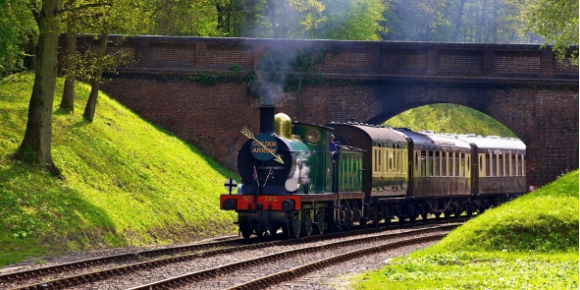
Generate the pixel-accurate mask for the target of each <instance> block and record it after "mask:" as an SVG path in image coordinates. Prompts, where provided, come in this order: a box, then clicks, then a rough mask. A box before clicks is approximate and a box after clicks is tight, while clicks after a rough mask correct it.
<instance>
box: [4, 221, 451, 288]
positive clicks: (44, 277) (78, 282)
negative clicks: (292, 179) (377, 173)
mask: <svg viewBox="0 0 580 290" xmlns="http://www.w3.org/2000/svg"><path fill="white" fill-rule="evenodd" d="M455 221H461V220H455ZM429 223H431V224H433V223H434V222H432V221H431V222H426V223H425V224H423V225H419V224H417V226H422V227H427V226H428V224H429ZM407 226H408V225H407ZM455 226H457V224H452V225H442V226H433V227H429V228H423V229H410V230H406V231H405V232H402V233H398V234H385V229H384V228H380V229H365V230H354V231H350V232H340V233H334V234H329V235H323V236H310V237H304V238H301V239H295V240H275V239H273V240H270V241H264V239H261V240H260V239H251V240H250V241H243V240H241V239H239V238H235V239H227V240H223V241H215V242H210V243H204V244H196V245H188V246H181V247H174V248H165V249H156V250H151V251H144V252H137V253H130V254H123V255H116V256H110V257H104V258H98V259H90V260H85V261H79V262H75V263H68V264H63V265H56V266H51V267H44V268H38V269H31V270H27V271H21V272H14V273H8V274H4V275H0V289H19V290H21V289H63V288H77V289H86V288H85V287H86V286H87V285H92V286H88V287H89V288H91V289H101V288H102V287H104V286H103V285H105V284H107V283H109V282H107V281H111V280H115V279H117V280H118V279H121V280H122V279H124V278H123V277H128V276H131V275H133V274H134V273H147V272H148V271H149V272H155V271H159V272H165V271H166V270H163V269H165V268H166V267H172V265H176V264H179V263H190V264H191V263H194V264H195V263H196V262H195V261H196V260H199V259H206V260H207V259H210V258H211V257H216V256H236V253H240V252H243V251H254V252H257V253H258V254H253V255H255V256H258V258H255V259H246V260H244V261H237V262H232V263H226V264H224V265H221V266H217V267H206V268H204V269H200V270H198V271H193V272H188V273H184V274H181V275H177V276H175V277H171V278H167V279H160V280H159V281H155V282H151V283H143V286H137V287H133V286H129V284H127V285H124V286H121V285H119V287H112V288H110V289H113V288H114V289H120V288H132V287H133V288H134V289H163V288H166V287H170V286H168V285H172V286H171V287H174V286H175V285H177V284H180V283H189V282H187V281H192V280H196V281H197V280H204V279H211V278H212V277H216V276H217V275H218V273H219V274H223V273H231V271H236V269H240V267H241V268H246V267H250V266H249V265H255V264H256V263H257V264H263V263H264V262H265V261H275V260H276V259H281V257H286V256H289V255H290V256H292V255H312V254H309V253H312V252H311V251H323V250H324V251H326V248H327V247H326V245H334V246H333V247H345V246H346V245H349V244H350V245H356V244H359V245H360V243H361V238H358V237H359V235H361V234H367V235H371V236H370V237H366V238H364V239H371V240H372V239H375V240H376V239H377V238H376V237H378V236H381V237H382V238H381V239H387V240H392V239H396V238H401V235H403V236H404V235H406V236H410V235H416V234H422V233H424V232H434V231H438V232H441V231H448V230H449V229H451V228H453V227H455ZM396 228H397V227H396V226H395V227H389V228H388V230H389V231H390V230H395V229H396ZM273 237H274V238H276V236H273ZM334 240H339V241H338V242H333V241H334ZM309 243H310V244H312V243H323V244H325V246H312V245H310V246H309V245H308V244H309ZM362 243H364V242H362ZM408 243H413V241H408V242H406V244H408ZM403 244H405V243H403ZM403 244H394V245H399V246H401V245H403ZM301 245H306V246H304V247H302V246H301ZM283 247H296V248H298V249H294V250H287V251H282V252H279V253H272V254H268V252H271V251H272V249H279V248H283ZM264 249H266V250H264ZM313 249H314V250H313ZM378 249H380V248H378ZM376 251H380V250H376ZM262 252H263V253H265V254H259V253H262ZM361 254H363V253H361ZM260 255H261V256H260ZM337 259H338V260H331V261H329V262H325V263H333V262H332V261H340V259H346V257H343V258H337ZM321 263H322V262H321ZM319 264H320V263H319ZM315 265H317V264H316V263H315V264H313V265H311V266H309V267H310V268H312V267H315ZM177 267H181V266H177ZM310 268H307V269H310ZM300 269H301V268H297V269H295V270H292V271H291V272H289V273H286V274H281V275H282V276H280V277H286V278H287V277H292V275H296V273H300V271H302V270H300ZM292 273H294V274H292ZM137 275H139V274H137ZM145 275H146V276H147V274H145ZM203 277H204V278H203ZM280 277H273V278H268V279H278V280H280V279H281V278H280ZM165 280H167V281H165ZM250 280H253V279H250V278H248V280H247V281H250ZM181 281H186V282H181ZM247 281H245V282H247ZM267 281H270V282H271V281H272V280H267ZM270 282H267V283H270ZM91 283H92V284H91ZM99 283H101V284H100V286H99ZM103 283H104V284H103ZM111 283H115V282H111ZM156 283H159V284H156ZM253 283H254V284H252V283H250V284H248V285H244V286H243V287H245V288H239V289H256V288H251V287H255V286H252V285H258V284H260V283H265V282H253ZM255 283H258V284H255ZM218 284H219V283H218ZM133 285H138V284H133ZM260 285H262V284H260ZM231 286H232V287H234V286H235V285H231ZM139 287H144V288H139ZM228 287H229V286H228ZM240 287H242V286H240ZM248 287H250V288H248ZM194 288H195V287H194ZM194 288H192V289H194ZM202 288H208V287H206V286H203V287H202ZM210 288H211V287H210ZM216 289H224V287H223V285H222V286H218V287H217V288H216Z"/></svg>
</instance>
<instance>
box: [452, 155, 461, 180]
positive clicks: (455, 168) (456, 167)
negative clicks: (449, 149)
mask: <svg viewBox="0 0 580 290" xmlns="http://www.w3.org/2000/svg"><path fill="white" fill-rule="evenodd" d="M454 155H455V158H454V159H453V160H454V161H453V172H455V173H454V174H453V176H459V158H460V157H459V153H455V154H454Z"/></svg>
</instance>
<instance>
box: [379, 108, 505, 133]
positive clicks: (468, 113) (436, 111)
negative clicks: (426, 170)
mask: <svg viewBox="0 0 580 290" xmlns="http://www.w3.org/2000/svg"><path fill="white" fill-rule="evenodd" d="M384 125H386V126H389V127H393V128H397V127H405V128H409V129H411V130H413V131H420V130H433V131H434V132H437V133H439V132H445V133H457V134H467V133H473V134H476V135H482V136H488V135H499V136H502V137H516V135H515V134H514V133H513V132H512V131H511V130H510V129H508V128H507V127H506V126H504V125H503V124H502V123H500V122H499V121H497V120H496V119H494V118H492V117H490V116H488V115H486V114H484V113H482V112H480V111H477V110H474V109H471V108H469V107H465V106H460V105H456V104H433V105H426V106H421V107H417V108H414V109H410V110H407V111H405V112H403V113H401V114H399V115H397V116H394V117H392V118H391V119H389V120H387V121H386V122H385V123H384Z"/></svg>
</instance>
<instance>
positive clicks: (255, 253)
mask: <svg viewBox="0 0 580 290" xmlns="http://www.w3.org/2000/svg"><path fill="white" fill-rule="evenodd" d="M402 231H404V230H396V231H393V232H389V233H394V232H402ZM373 235H376V234H372V235H368V236H373ZM421 236H423V235H421ZM360 237H361V236H357V237H356V238H360ZM344 239H353V237H350V238H342V239H336V240H333V242H334V241H338V240H344ZM401 239H405V238H400V239H392V240H389V241H388V242H394V241H398V240H401ZM328 243H329V241H320V242H312V243H307V244H299V245H290V246H276V247H268V248H264V249H257V250H246V251H241V252H235V253H230V254H226V255H219V256H214V257H201V258H198V259H195V260H193V261H189V262H180V263H176V264H172V265H168V266H162V267H159V268H156V269H153V270H145V271H139V272H135V273H130V274H127V275H125V276H123V277H119V278H111V279H107V280H103V281H100V282H96V283H92V284H90V285H84V286H82V287H77V288H71V289H125V288H130V287H135V286H138V285H143V284H147V283H152V282H155V281H160V280H164V279H168V278H171V277H175V276H180V275H184V274H186V273H191V272H196V271H201V270H205V269H209V268H213V267H216V266H219V265H225V264H229V263H234V262H239V261H243V260H248V259H253V258H257V257H260V256H264V255H267V254H273V253H279V252H283V251H288V250H292V249H297V248H304V247H313V246H320V245H325V244H328ZM382 243H385V242H382ZM371 244H373V245H377V243H371ZM371 244H366V245H356V246H347V247H342V248H341V249H340V252H341V253H345V252H348V251H354V250H360V249H362V248H366V247H370V246H371ZM333 255H336V250H333V251H321V252H319V253H316V254H304V255H299V256H294V257H289V258H281V259H278V260H276V261H275V262H269V263H264V264H261V265H259V266H251V267H247V268H246V269H244V270H241V271H237V272H236V273H229V274H224V275H220V276H218V277H215V278H213V279H208V280H204V281H201V282H198V283H194V284H191V285H189V286H187V287H186V288H184V289H225V288H228V287H232V286H235V285H237V284H240V283H243V282H247V281H249V280H252V279H255V278H257V277H262V276H265V275H269V274H272V273H275V272H279V271H283V270H288V269H291V268H294V267H297V266H300V265H304V264H306V263H310V262H313V261H317V260H320V259H323V258H327V257H330V256H333Z"/></svg>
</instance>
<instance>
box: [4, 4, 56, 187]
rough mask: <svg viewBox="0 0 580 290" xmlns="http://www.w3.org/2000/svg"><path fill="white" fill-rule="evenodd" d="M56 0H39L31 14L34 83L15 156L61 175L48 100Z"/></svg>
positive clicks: (52, 83)
mask: <svg viewBox="0 0 580 290" xmlns="http://www.w3.org/2000/svg"><path fill="white" fill-rule="evenodd" d="M61 9H62V1H60V0H43V1H42V6H41V8H40V11H39V12H38V13H36V14H35V18H36V21H37V23H38V31H39V38H38V49H37V56H36V58H37V62H36V68H35V74H36V75H35V78H34V85H33V88H32V96H31V98H30V105H29V108H28V122H27V124H26V132H25V134H24V139H23V140H22V144H20V147H19V148H18V150H17V152H16V154H15V157H16V158H18V159H31V160H34V161H35V162H36V163H38V164H42V165H43V166H45V167H46V168H47V169H48V170H49V172H51V173H52V174H54V175H57V176H62V175H61V173H60V171H59V170H58V168H57V167H56V166H55V165H54V162H53V161H52V155H51V152H50V151H51V135H52V104H53V100H54V87H55V85H56V67H57V59H56V54H57V47H58V33H59V29H58V20H57V18H56V17H57V13H58V12H59V11H60V10H61Z"/></svg>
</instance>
